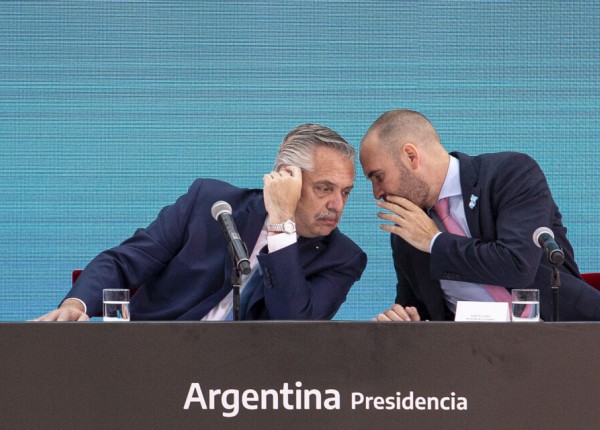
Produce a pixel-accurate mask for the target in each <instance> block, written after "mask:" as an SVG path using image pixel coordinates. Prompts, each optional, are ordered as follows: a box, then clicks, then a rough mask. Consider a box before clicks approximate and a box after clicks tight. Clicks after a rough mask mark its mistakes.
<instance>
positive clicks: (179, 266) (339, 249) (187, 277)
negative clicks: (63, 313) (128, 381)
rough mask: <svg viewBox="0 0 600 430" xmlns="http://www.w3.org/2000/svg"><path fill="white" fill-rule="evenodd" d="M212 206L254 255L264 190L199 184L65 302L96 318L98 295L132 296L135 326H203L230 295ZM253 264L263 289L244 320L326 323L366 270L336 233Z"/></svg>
mask: <svg viewBox="0 0 600 430" xmlns="http://www.w3.org/2000/svg"><path fill="white" fill-rule="evenodd" d="M217 200H225V201H226V202H228V203H229V204H230V205H231V206H232V208H233V217H234V219H235V222H236V225H237V227H238V231H239V233H240V236H241V238H242V240H243V241H244V243H245V244H246V245H247V247H248V249H249V250H250V251H251V250H252V249H254V245H255V244H256V240H257V239H258V236H259V233H260V231H261V229H262V227H263V225H264V222H265V219H266V216H267V213H266V210H265V206H264V203H263V196H262V190H253V189H240V188H237V187H234V186H232V185H230V184H227V183H225V182H221V181H217V180H212V179H198V180H196V181H195V182H194V183H193V184H192V185H191V187H190V188H189V190H188V192H187V193H186V194H185V195H183V196H181V197H180V198H179V199H178V200H177V201H176V202H175V203H174V204H172V205H170V206H167V207H165V208H163V209H162V210H161V211H160V213H159V215H158V217H157V218H156V220H155V221H153V222H152V223H151V224H150V225H149V226H148V227H147V228H145V229H139V230H137V231H136V232H135V234H134V235H133V236H132V237H131V238H129V239H127V240H126V241H124V242H123V243H121V244H120V245H119V246H116V247H114V248H112V249H109V250H107V251H104V252H102V253H101V254H99V255H98V256H97V257H96V258H94V259H93V260H92V261H91V262H90V263H89V264H88V266H87V267H86V268H85V269H84V271H83V272H82V273H81V275H80V276H79V278H78V279H77V282H76V283H75V285H74V286H73V288H72V289H71V291H70V292H69V293H68V295H67V296H66V297H65V299H66V298H69V297H76V298H78V299H81V300H83V302H84V303H86V305H87V306H88V314H90V315H95V314H99V313H100V312H101V306H102V289H103V288H137V292H136V294H135V295H134V296H133V297H132V299H131V304H130V310H131V317H132V320H200V319H201V318H202V317H204V316H205V315H206V314H207V313H208V312H209V311H210V310H211V309H212V308H213V307H214V306H215V305H217V304H218V303H219V302H220V301H221V300H222V299H223V298H224V297H225V296H226V295H227V294H228V293H229V292H230V291H231V290H232V280H231V276H232V266H233V263H232V260H231V258H230V256H229V252H228V244H227V241H226V238H225V235H224V234H223V232H222V230H221V228H220V226H219V223H218V222H217V221H215V220H214V219H213V217H212V215H211V211H210V209H211V207H212V205H213V203H214V202H215V201H217ZM258 260H259V263H260V265H261V268H262V270H263V274H264V287H263V288H258V289H257V290H256V291H255V294H254V295H253V297H252V298H251V300H250V304H249V314H248V315H247V319H277V320H300V319H311V320H318V319H331V318H332V317H333V316H334V315H335V313H336V312H337V310H338V309H339V307H340V306H341V305H342V303H343V302H344V301H345V299H346V295H347V293H348V291H349V290H350V287H351V286H352V284H353V283H354V282H355V281H357V280H358V279H359V278H360V276H361V274H362V272H363V270H364V269H365V266H366V263H367V257H366V254H365V253H364V252H363V251H362V250H361V249H360V248H359V247H358V246H357V245H356V244H355V243H354V242H352V241H351V240H350V239H349V238H348V237H346V236H345V235H343V234H342V233H341V232H340V231H339V230H338V229H335V230H334V231H333V232H332V233H331V234H330V235H329V236H325V237H316V238H302V237H299V238H298V242H297V243H295V244H293V245H290V246H288V247H285V248H283V249H281V250H279V251H277V252H273V253H271V254H259V256H258Z"/></svg>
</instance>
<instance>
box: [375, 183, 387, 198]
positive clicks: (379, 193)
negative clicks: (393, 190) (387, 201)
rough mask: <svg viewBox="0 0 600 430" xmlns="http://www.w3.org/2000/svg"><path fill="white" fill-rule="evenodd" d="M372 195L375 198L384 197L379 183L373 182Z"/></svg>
mask: <svg viewBox="0 0 600 430" xmlns="http://www.w3.org/2000/svg"><path fill="white" fill-rule="evenodd" d="M373 197H375V200H380V199H382V198H383V197H385V193H384V192H383V189H381V187H380V186H379V185H376V184H373Z"/></svg>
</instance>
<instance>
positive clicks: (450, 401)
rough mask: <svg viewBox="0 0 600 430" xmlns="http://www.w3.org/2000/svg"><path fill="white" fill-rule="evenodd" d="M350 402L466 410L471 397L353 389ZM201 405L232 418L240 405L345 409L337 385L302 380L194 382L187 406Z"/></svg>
mask: <svg viewBox="0 0 600 430" xmlns="http://www.w3.org/2000/svg"><path fill="white" fill-rule="evenodd" d="M350 405H351V408H352V409H353V410H356V409H363V410H368V409H375V410H405V411H410V410H418V411H431V410H436V411H437V410H442V411H466V410H467V399H466V398H465V397H460V396H457V395H456V394H455V393H454V392H452V393H450V395H449V396H443V397H421V396H416V395H415V394H414V392H412V391H410V392H409V393H408V394H407V395H402V394H401V393H400V392H396V393H395V394H394V395H392V396H387V397H385V396H366V395H364V394H363V393H359V392H353V393H352V394H351V396H350ZM195 407H199V408H200V409H202V410H211V411H214V410H218V411H219V412H221V414H222V415H223V416H224V417H227V418H231V417H235V416H237V415H238V413H239V412H240V409H243V410H247V411H256V410H278V409H284V410H288V411H294V410H320V409H325V410H330V411H331V410H339V409H341V395H340V392H339V391H338V390H336V389H332V388H330V389H326V390H323V391H322V390H318V389H307V388H303V387H302V382H300V381H298V382H296V383H295V387H294V388H290V384H288V383H287V382H285V383H283V385H282V387H281V388H280V389H273V388H270V389H261V390H253V389H247V390H238V389H235V388H229V389H226V390H220V389H212V388H211V389H209V390H208V391H205V390H203V389H202V386H201V385H200V384H199V383H197V382H194V383H192V384H190V389H189V390H188V394H187V397H186V399H185V404H184V405H183V409H185V410H189V409H193V408H195Z"/></svg>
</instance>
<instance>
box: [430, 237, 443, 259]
mask: <svg viewBox="0 0 600 430" xmlns="http://www.w3.org/2000/svg"><path fill="white" fill-rule="evenodd" d="M440 234H442V232H441V231H438V232H437V233H436V234H435V236H433V238H431V242H429V253H430V254H431V251H432V250H433V243H434V242H435V240H436V239H437V237H438V236H439V235H440Z"/></svg>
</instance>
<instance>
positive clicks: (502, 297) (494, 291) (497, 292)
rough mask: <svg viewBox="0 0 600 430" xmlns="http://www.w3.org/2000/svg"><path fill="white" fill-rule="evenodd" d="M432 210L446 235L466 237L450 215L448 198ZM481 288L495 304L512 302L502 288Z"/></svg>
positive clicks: (486, 286)
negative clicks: (438, 218) (444, 229)
mask: <svg viewBox="0 0 600 430" xmlns="http://www.w3.org/2000/svg"><path fill="white" fill-rule="evenodd" d="M433 210H434V211H435V213H437V215H438V216H439V217H440V220H441V221H442V224H444V227H446V231H447V232H448V233H452V234H457V235H459V236H466V234H465V232H464V231H463V229H462V228H461V227H460V225H458V223H457V222H456V220H455V219H454V218H452V216H451V215H450V207H449V204H448V197H445V198H443V199H442V200H440V201H439V202H437V204H436V205H435V206H434V207H433ZM482 285H483V284H482ZM483 287H484V288H485V289H486V291H487V292H488V293H489V295H490V296H492V298H493V299H494V300H495V301H496V302H508V303H510V302H511V301H512V298H511V295H510V293H509V292H508V291H507V290H506V288H504V287H500V286H497V285H483Z"/></svg>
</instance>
